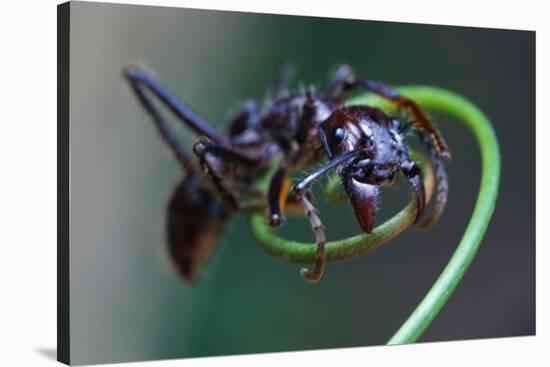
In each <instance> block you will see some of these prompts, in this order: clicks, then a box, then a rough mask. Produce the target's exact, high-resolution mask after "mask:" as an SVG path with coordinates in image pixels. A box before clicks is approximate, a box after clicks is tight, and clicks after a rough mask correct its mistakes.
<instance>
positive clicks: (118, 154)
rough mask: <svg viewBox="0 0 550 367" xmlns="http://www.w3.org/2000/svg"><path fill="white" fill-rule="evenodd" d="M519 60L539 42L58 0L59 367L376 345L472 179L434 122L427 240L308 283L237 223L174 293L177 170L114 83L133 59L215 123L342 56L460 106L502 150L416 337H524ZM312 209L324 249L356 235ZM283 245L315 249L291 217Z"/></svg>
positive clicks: (528, 272)
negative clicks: (472, 240)
mask: <svg viewBox="0 0 550 367" xmlns="http://www.w3.org/2000/svg"><path fill="white" fill-rule="evenodd" d="M534 55H535V34H534V32H521V31H508V30H490V29H474V28H460V27H444V26H431V25H414V24H399V23H386V22H371V21H352V20H337V19H323V18H310V17H296V16H276V15H265V14H247V13H235V12H218V11H203V10H189V9H177V8H162V7H147V6H127V5H113V4H95V3H83V2H72V5H71V54H70V57H71V59H70V61H71V70H70V78H71V98H70V104H71V105H70V106H71V107H70V115H71V129H70V139H71V140H70V141H71V161H70V165H71V167H70V168H71V208H70V210H71V219H70V220H71V228H70V236H71V237H70V239H71V253H70V256H71V270H70V272H71V278H70V284H71V290H70V292H71V293H70V297H71V299H70V302H71V317H70V318H71V348H72V350H71V357H72V360H73V363H76V364H87V363H104V362H121V361H135V360H143V359H161V358H176V357H191V356H207V355H221V354H240V353H252V352H271V351H284V350H301V349H314V348H334V347H349V346H366V345H379V344H383V343H385V342H386V341H387V340H388V339H389V338H390V337H391V335H392V334H393V332H395V331H396V330H397V328H398V327H399V326H400V325H401V323H402V322H403V321H404V320H405V319H406V318H407V317H408V315H409V314H410V313H411V312H412V310H413V309H414V306H415V305H416V304H417V303H418V302H419V301H420V300H421V298H422V297H423V296H424V294H425V293H426V292H427V291H428V289H429V288H430V286H431V285H432V283H433V281H434V280H435V279H436V277H437V276H438V275H439V273H440V272H441V270H442V269H443V267H444V265H445V264H446V262H447V260H448V258H449V257H450V255H451V254H452V252H453V250H454V248H455V246H456V245H457V243H458V241H459V240H460V238H461V235H462V233H463V231H464V228H465V226H466V224H467V223H468V220H469V217H470V214H471V212H472V210H473V206H474V202H475V197H476V195H477V190H478V185H479V179H480V174H479V172H480V163H479V152H478V149H477V146H476V143H475V141H474V140H473V138H472V136H471V135H470V134H469V132H468V131H467V130H466V129H465V128H464V127H463V126H462V125H461V124H459V123H456V122H454V121H451V120H447V119H445V118H444V117H442V116H434V119H435V121H436V123H437V125H438V126H439V128H440V130H441V131H442V134H443V136H444V137H445V138H446V139H447V142H448V144H449V146H450V149H451V151H452V153H453V160H452V161H451V162H450V163H449V164H448V165H447V166H448V172H449V176H450V190H451V191H450V197H449V203H448V206H447V210H446V212H445V214H444V216H443V217H442V219H441V221H440V222H439V223H438V225H437V226H436V227H434V228H433V229H432V230H431V231H429V232H428V233H425V234H421V233H418V232H417V231H415V230H413V229H410V230H408V231H406V233H404V234H403V235H401V236H400V237H399V238H397V239H396V240H394V241H392V242H391V243H390V244H388V245H386V246H384V247H382V248H380V249H378V250H376V251H375V252H373V253H371V254H369V255H366V256H361V257H356V258H353V259H351V260H347V261H342V262H338V263H333V264H329V266H328V268H327V271H326V273H325V276H324V278H323V279H322V281H321V282H320V283H319V284H316V285H309V284H305V283H304V282H303V281H302V279H301V277H300V275H299V273H298V271H299V268H300V267H301V266H300V265H296V264H289V263H286V262H283V261H282V260H280V259H277V258H273V257H271V256H269V255H267V254H266V253H264V252H263V250H262V249H260V248H259V247H258V246H257V245H256V244H255V242H254V240H253V238H251V236H250V234H249V231H248V227H247V222H246V218H245V217H244V216H242V215H239V216H235V217H234V218H232V220H231V221H230V222H229V223H228V225H227V227H226V231H225V235H224V236H223V238H222V239H221V240H220V243H219V246H218V248H217V250H216V252H215V254H214V255H213V256H212V258H211V261H210V262H209V263H208V265H207V266H206V267H205V268H204V269H203V272H202V273H201V277H200V279H199V281H198V283H197V284H196V286H195V287H193V288H189V287H186V286H184V285H183V284H182V283H181V282H180V280H179V279H178V278H177V277H176V276H175V275H174V274H173V273H171V272H170V270H169V267H168V265H167V264H168V261H167V259H166V251H165V243H164V232H163V229H164V220H165V218H164V213H165V209H166V204H167V200H168V198H169V195H170V193H171V190H172V188H173V187H174V185H175V184H176V183H177V182H178V180H180V179H181V176H182V172H181V171H180V170H179V168H178V165H177V164H176V162H175V161H174V160H173V159H172V157H171V156H170V154H169V153H168V151H167V149H166V147H165V146H164V144H163V142H162V141H161V139H160V138H159V136H158V135H157V132H156V130H155V127H154V125H153V124H152V122H151V121H150V120H149V118H148V116H147V115H146V114H145V113H144V112H143V110H142V109H141V107H140V106H139V105H138V103H137V101H136V98H135V97H134V95H133V94H132V93H131V91H130V89H129V87H128V85H127V84H126V82H125V81H124V80H123V79H122V77H121V69H122V68H123V66H125V65H127V64H129V63H133V64H136V63H137V64H139V65H142V66H143V67H145V68H146V69H147V70H150V71H151V72H152V73H154V75H156V77H157V78H159V79H160V80H162V81H163V82H164V84H166V85H167V86H169V87H170V88H171V89H172V90H173V91H174V92H176V93H177V94H178V95H179V96H181V97H182V98H183V99H184V100H185V101H186V102H187V103H188V104H189V105H191V106H192V107H193V108H194V109H195V110H196V111H198V112H200V113H201V114H202V115H203V116H205V117H206V118H207V119H209V120H211V121H213V122H215V124H216V125H217V126H218V127H219V128H220V129H224V128H225V125H224V121H225V120H226V118H227V117H228V115H229V113H230V112H231V111H235V110H236V109H237V108H238V107H239V103H242V102H243V101H245V100H246V99H247V98H251V97H253V98H259V99H261V98H262V97H263V94H264V92H265V88H266V87H267V85H268V84H269V82H270V81H271V78H272V77H273V76H274V74H275V70H276V68H277V66H278V65H279V64H280V63H281V62H290V63H292V64H293V65H294V66H295V68H296V77H297V78H296V82H295V84H294V86H295V87H298V86H299V85H300V84H303V85H305V86H308V85H310V84H315V85H321V84H322V83H323V82H324V81H325V80H326V78H327V76H328V73H329V72H330V71H331V70H333V69H334V67H336V66H337V65H338V64H340V63H348V64H350V65H351V66H352V67H353V68H354V69H355V71H356V73H357V74H358V75H361V76H366V77H369V78H372V79H376V80H380V81H384V82H387V83H390V84H431V85H437V86H442V87H445V88H449V89H451V90H454V91H457V92H459V93H461V94H463V95H465V96H467V97H468V98H470V99H471V100H472V101H474V102H475V103H476V104H477V105H478V106H480V108H481V109H482V110H483V111H485V112H486V113H487V114H488V116H489V117H490V119H491V120H492V122H493V123H494V127H495V129H496V132H497V135H498V138H499V139H500V143H501V149H502V151H501V153H502V162H503V167H502V186H501V190H500V197H499V201H498V203H497V207H496V211H495V215H494V218H493V220H492V223H491V225H490V227H489V230H488V232H487V235H486V237H485V240H484V241H483V243H482V246H481V249H480V251H479V253H478V256H477V257H476V259H475V260H474V262H473V263H472V266H471V269H470V270H469V272H468V273H467V274H466V276H465V278H464V280H463V282H462V283H461V284H460V286H459V287H458V289H457V291H456V293H455V295H454V296H453V297H452V298H451V299H450V301H449V303H448V304H447V306H446V307H445V308H444V309H443V311H442V312H441V314H440V315H439V316H438V317H437V319H436V320H435V321H434V323H433V324H432V325H431V327H430V328H429V329H428V330H427V332H426V333H425V334H424V336H423V337H421V339H420V341H424V342H426V341H440V340H457V339H468V338H485V337H499V336H513V335H531V334H534V333H535V190H534V185H535V181H534V179H535V146H534V145H535V139H534V133H535V115H534V113H535V98H534V97H535V95H534V93H535V92H534V87H535V59H534ZM180 132H181V137H182V139H183V140H185V141H186V142H187V143H188V145H189V144H191V143H192V142H193V141H194V137H193V136H192V135H191V134H190V133H189V132H188V131H185V130H184V129H180ZM304 174H305V172H297V174H296V175H295V176H296V177H301V176H303V175H304ZM402 182H403V183H402V184H400V185H399V187H398V188H396V189H387V190H385V191H384V194H383V197H382V210H381V213H380V215H379V217H378V222H379V223H380V222H381V221H383V220H384V219H385V218H388V217H389V216H390V215H392V213H394V212H395V211H396V210H398V209H399V208H400V207H402V206H403V205H404V203H405V202H406V201H407V200H408V198H409V196H408V195H409V194H408V191H407V190H408V186H407V185H406V184H405V182H404V181H402ZM317 189H318V188H317ZM318 198H319V200H318V202H319V207H320V210H321V216H322V219H323V221H324V223H325V225H326V227H327V234H328V237H329V239H338V238H341V237H343V236H348V235H350V234H355V233H358V231H359V227H358V225H357V224H356V221H355V218H354V217H353V214H352V212H351V210H350V209H349V207H348V206H347V205H345V204H341V205H334V204H326V203H324V202H323V200H322V199H321V196H320V195H318ZM281 233H283V234H284V235H286V236H289V237H292V238H295V239H301V240H309V241H312V240H313V236H312V234H311V232H310V229H309V227H308V224H307V222H306V221H305V220H303V219H302V218H296V219H291V220H290V221H289V222H288V224H287V225H286V226H285V228H283V229H282V230H281Z"/></svg>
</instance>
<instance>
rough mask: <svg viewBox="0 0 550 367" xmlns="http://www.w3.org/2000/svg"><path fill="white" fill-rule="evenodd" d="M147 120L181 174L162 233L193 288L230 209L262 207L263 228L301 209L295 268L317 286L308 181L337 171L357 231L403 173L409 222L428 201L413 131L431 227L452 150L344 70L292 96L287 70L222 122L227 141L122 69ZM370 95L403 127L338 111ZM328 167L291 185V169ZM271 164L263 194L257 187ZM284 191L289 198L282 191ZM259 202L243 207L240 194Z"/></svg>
mask: <svg viewBox="0 0 550 367" xmlns="http://www.w3.org/2000/svg"><path fill="white" fill-rule="evenodd" d="M123 74H124V76H125V77H126V79H127V80H128V81H129V83H130V86H131V87H132V89H133V91H134V92H135V94H136V96H137V98H138V99H139V101H140V102H141V104H142V106H143V107H144V109H145V111H147V113H148V114H149V115H150V116H151V118H152V119H153V121H154V122H155V125H156V127H157V129H158V131H159V133H160V135H161V137H162V138H163V139H164V141H165V142H166V144H167V145H168V147H169V148H170V150H171V151H172V153H173V154H174V156H175V158H176V159H177V161H178V162H179V163H180V165H181V167H182V169H183V171H184V172H185V178H184V179H183V180H182V182H181V183H180V184H179V185H178V186H177V187H176V189H175V190H174V193H173V194H172V198H171V200H170V203H169V205H168V216H167V218H168V220H167V236H168V245H169V252H170V256H171V259H172V261H173V263H174V265H175V266H176V268H177V271H178V272H179V274H180V275H181V276H182V277H183V279H184V280H185V281H187V282H191V281H192V280H193V279H194V278H195V276H196V273H197V271H198V269H199V267H200V265H201V264H202V263H203V262H204V261H205V260H206V259H207V257H208V256H209V254H210V253H211V251H212V249H213V247H214V246H215V244H216V242H217V240H218V237H219V235H220V233H221V232H222V230H223V227H224V223H225V221H226V219H227V218H228V217H229V216H230V215H231V214H233V213H235V212H243V211H255V210H265V209H266V208H267V212H268V214H267V220H268V221H269V223H270V225H271V226H273V227H277V226H279V225H281V223H283V220H284V216H283V212H284V210H285V206H287V205H288V206H289V207H290V206H294V207H296V206H299V207H301V208H302V210H303V213H305V215H306V217H307V219H308V220H309V223H310V225H311V228H312V230H313V232H314V234H315V241H316V243H317V253H316V260H315V265H314V268H313V270H310V269H302V275H303V276H304V278H305V280H306V281H310V282H315V281H318V280H319V279H320V278H321V276H322V274H323V271H324V267H325V242H326V237H325V233H324V229H323V225H322V223H321V220H320V218H319V216H318V214H317V211H316V209H315V207H314V206H313V204H312V195H311V193H310V187H311V185H312V184H313V183H314V182H316V181H318V180H319V179H320V178H322V177H324V176H325V175H327V174H328V173H329V172H331V171H333V170H336V171H337V172H338V174H339V175H340V177H341V179H342V183H343V188H344V190H345V192H346V194H347V196H348V197H349V200H350V202H351V205H352V207H353V210H354V212H355V215H356V217H357V220H358V222H359V225H360V226H361V228H362V229H363V231H365V232H366V233H370V232H371V231H372V228H373V224H374V220H375V217H376V211H377V204H378V197H379V193H380V186H381V185H391V184H392V183H393V182H394V179H395V177H396V174H397V173H398V172H401V173H402V174H403V175H404V176H405V177H406V178H407V179H408V180H409V182H410V184H411V186H412V191H413V193H414V196H415V198H416V208H417V213H416V221H418V219H419V218H420V217H421V216H422V214H423V212H424V209H425V205H426V197H425V193H424V185H423V180H422V178H423V176H422V171H421V170H420V168H419V166H418V165H417V164H416V163H415V162H414V161H413V160H412V159H410V158H409V152H408V147H407V143H406V141H405V136H406V134H407V132H409V131H410V130H411V131H415V132H416V135H417V136H418V137H419V139H420V141H421V142H422V143H423V145H424V146H425V147H426V149H427V151H428V153H429V156H430V160H431V164H432V165H433V167H434V170H435V174H436V182H437V195H436V202H435V205H434V209H433V211H432V213H431V215H430V217H429V218H428V219H427V221H426V222H425V223H424V224H423V227H425V228H427V227H429V226H431V225H432V224H433V223H435V222H436V221H437V219H438V218H439V216H440V215H441V213H442V211H443V208H444V206H445V203H446V201H447V193H448V183H447V175H446V173H445V168H444V165H443V159H449V158H450V152H449V150H448V148H447V145H446V143H445V141H444V139H443V137H442V136H441V135H440V134H439V132H438V131H437V130H436V129H435V128H434V127H433V125H432V124H431V122H430V120H429V119H428V118H427V116H426V115H425V114H424V112H423V111H422V110H421V109H420V107H419V106H418V105H417V104H416V103H415V102H414V101H413V100H411V99H409V98H407V97H406V96H403V95H401V94H399V93H398V92H397V91H395V90H394V89H392V88H390V87H388V86H386V85H383V84H380V83H378V82H375V81H372V80H369V79H363V78H358V77H356V76H354V74H353V72H352V71H351V69H350V67H349V66H347V65H342V66H340V67H338V68H337V69H336V71H335V72H334V74H333V75H332V76H331V78H330V79H329V81H328V84H327V85H326V86H325V87H324V89H322V90H320V91H315V90H308V91H299V92H296V93H291V92H289V90H288V87H289V84H290V80H291V74H292V72H291V69H290V68H289V67H288V66H284V67H282V68H281V70H280V71H279V73H278V75H277V77H276V79H275V81H274V82H273V84H272V85H271V87H270V88H269V90H268V92H267V94H266V97H265V98H264V101H263V103H262V104H261V105H260V104H258V102H257V101H255V100H250V101H248V102H246V103H244V105H243V107H242V109H241V110H239V111H238V112H237V113H236V114H234V115H233V117H232V118H231V119H230V120H229V124H228V131H227V135H224V134H222V133H220V132H219V131H218V130H216V129H215V128H214V127H213V126H212V125H211V124H210V123H209V122H208V121H207V120H205V119H204V118H203V117H201V116H200V115H199V114H197V113H196V112H194V111H193V110H192V109H191V108H190V107H189V106H188V105H187V104H185V103H184V102H183V101H181V100H180V99H178V98H177V97H176V96H175V95H174V94H173V93H172V92H170V91H169V90H168V89H167V88H165V87H164V86H163V85H162V84H161V83H159V82H158V81H157V80H155V79H154V78H152V77H151V76H150V75H148V74H147V73H146V72H144V71H143V70H141V69H139V68H137V67H133V66H129V67H127V68H125V69H124V72H123ZM358 89H364V90H366V91H369V92H372V93H375V94H377V95H379V96H380V97H382V98H384V99H386V100H387V101H389V102H391V103H392V104H393V105H395V106H396V107H397V108H398V109H400V110H401V111H403V112H405V113H407V116H408V118H409V119H410V121H409V122H408V123H406V124H402V123H401V122H400V121H399V120H398V119H396V118H392V117H390V116H388V115H387V114H386V113H384V112H383V111H382V110H380V109H378V108H374V107H370V106H366V105H355V106H347V105H345V101H346V99H347V98H348V97H349V96H350V94H351V92H353V91H355V90H358ZM151 96H154V97H156V98H157V99H158V100H160V101H161V102H162V103H164V105H166V107H168V109H170V110H171V111H172V112H173V113H174V114H175V116H176V117H178V119H179V120H180V121H181V122H182V123H183V124H184V125H185V126H187V127H188V128H189V129H191V130H192V131H193V132H194V133H195V134H196V135H198V136H199V137H200V139H199V140H198V141H197V142H196V143H195V144H194V145H193V153H194V156H191V155H190V154H189V153H188V152H187V151H186V149H185V147H184V146H183V145H182V143H181V141H180V140H179V139H178V138H177V137H176V135H175V133H174V131H173V130H172V129H171V128H170V127H169V125H168V123H167V121H166V120H165V118H164V116H163V115H162V114H161V112H160V111H159V109H158V108H157V107H156V106H155V105H154V104H153V101H152V98H151ZM325 158H328V162H327V163H326V164H324V165H323V166H321V167H320V168H318V169H317V170H315V171H314V172H313V173H311V174H310V175H308V176H307V177H306V178H304V179H303V180H302V181H301V182H299V183H298V184H297V185H295V186H294V187H293V188H292V189H290V180H289V173H291V172H292V171H295V170H302V169H306V168H309V167H311V166H312V165H314V164H317V163H319V162H321V161H323V160H324V159H325ZM274 165H277V167H276V169H275V173H274V174H273V176H272V178H271V181H270V183H269V188H268V190H267V192H262V191H260V190H258V189H257V188H256V187H255V186H254V181H255V180H256V179H258V177H260V176H261V175H262V174H265V173H266V172H267V171H268V170H270V169H271V168H272V167H273V166H274ZM289 192H290V195H289ZM245 197H248V198H255V199H256V200H255V201H254V200H248V201H245V200H244V198H245Z"/></svg>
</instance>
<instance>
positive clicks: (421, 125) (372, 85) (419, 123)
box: [344, 78, 451, 159]
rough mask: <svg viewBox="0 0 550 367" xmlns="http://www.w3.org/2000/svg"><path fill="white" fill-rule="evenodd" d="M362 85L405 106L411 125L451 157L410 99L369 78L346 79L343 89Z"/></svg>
mask: <svg viewBox="0 0 550 367" xmlns="http://www.w3.org/2000/svg"><path fill="white" fill-rule="evenodd" d="M357 87H362V88H364V89H366V90H368V91H371V92H373V93H375V94H377V95H379V96H380V97H382V98H384V99H387V100H388V101H390V102H391V103H393V104H395V105H396V106H397V107H398V108H405V109H406V110H407V111H408V113H409V114H410V115H411V117H412V119H413V121H412V122H413V126H414V127H415V128H417V129H418V130H419V131H421V132H423V133H425V134H427V135H428V136H429V137H430V138H431V139H432V141H433V144H434V146H435V148H436V149H437V153H438V154H439V155H440V156H441V157H442V158H445V159H450V158H451V153H450V152H449V148H447V144H446V143H445V140H444V139H443V137H442V136H441V135H440V134H439V131H437V129H436V128H435V127H434V126H433V125H432V123H431V122H430V120H429V119H428V117H427V116H426V114H425V113H424V111H422V109H421V108H420V107H419V106H418V105H417V104H416V102H414V101H413V100H412V99H410V98H408V97H406V96H403V95H401V94H399V93H398V92H397V91H396V90H395V89H393V88H391V87H389V86H387V85H384V84H381V83H379V82H376V81H374V80H369V79H354V78H350V79H348V80H347V81H346V84H345V86H344V90H348V91H349V90H351V89H355V88H357Z"/></svg>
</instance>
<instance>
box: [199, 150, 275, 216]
mask: <svg viewBox="0 0 550 367" xmlns="http://www.w3.org/2000/svg"><path fill="white" fill-rule="evenodd" d="M193 151H194V153H195V154H196V155H197V157H198V158H199V161H200V163H201V164H202V165H203V166H204V167H205V168H206V171H207V173H208V175H209V176H210V178H211V180H212V183H213V185H214V187H215V188H216V190H217V191H218V192H219V193H220V195H221V197H222V199H223V200H224V201H225V202H226V203H228V205H229V206H230V207H231V208H232V209H234V210H237V211H254V210H260V209H263V208H264V207H265V205H264V204H253V205H247V204H242V203H240V201H239V199H238V198H237V196H236V195H235V194H234V193H233V192H232V191H231V190H229V189H228V188H227V186H226V185H225V183H224V179H223V177H222V176H221V175H220V173H219V172H218V169H216V168H215V167H214V165H213V164H212V162H211V161H209V159H208V156H207V154H211V155H212V156H214V157H217V158H219V159H220V161H219V163H220V164H222V165H223V164H227V163H235V164H238V165H241V166H247V167H253V166H254V165H256V164H257V161H256V160H253V159H250V158H248V157H245V156H243V155H241V154H239V153H237V152H234V151H233V150H231V149H229V148H225V147H223V146H220V145H216V144H212V143H210V142H206V141H199V142H197V143H195V145H193Z"/></svg>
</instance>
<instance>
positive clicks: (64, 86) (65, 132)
mask: <svg viewBox="0 0 550 367" xmlns="http://www.w3.org/2000/svg"><path fill="white" fill-rule="evenodd" d="M69 55H70V3H69V2H65V3H63V4H59V5H57V360H58V361H59V362H62V363H65V364H70V356H71V353H70V307H69V306H70V297H69V294H70V293H69V259H70V257H69Z"/></svg>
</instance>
